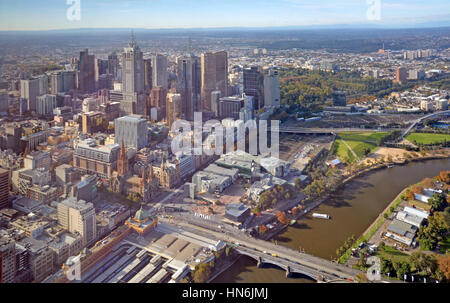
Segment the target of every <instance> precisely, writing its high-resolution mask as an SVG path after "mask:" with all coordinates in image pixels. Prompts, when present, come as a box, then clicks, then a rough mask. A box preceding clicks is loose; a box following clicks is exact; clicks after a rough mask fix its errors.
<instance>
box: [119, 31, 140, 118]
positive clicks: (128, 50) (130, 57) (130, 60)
mask: <svg viewBox="0 0 450 303" xmlns="http://www.w3.org/2000/svg"><path fill="white" fill-rule="evenodd" d="M144 86H145V69H144V58H143V53H142V51H141V49H140V48H139V46H138V45H137V44H136V41H135V40H134V35H133V34H131V41H130V43H129V44H128V47H125V48H124V52H123V53H122V93H123V100H122V102H121V112H122V114H125V115H131V114H144V113H145V107H146V98H145V96H144V95H143V94H144V88H145V87H144Z"/></svg>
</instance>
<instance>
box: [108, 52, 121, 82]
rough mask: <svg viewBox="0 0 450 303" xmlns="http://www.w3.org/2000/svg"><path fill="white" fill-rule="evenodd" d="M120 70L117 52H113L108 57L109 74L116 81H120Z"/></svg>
mask: <svg viewBox="0 0 450 303" xmlns="http://www.w3.org/2000/svg"><path fill="white" fill-rule="evenodd" d="M119 68H120V66H119V58H118V57H117V54H116V52H113V53H112V54H110V55H108V74H111V75H113V78H114V80H118V72H119Z"/></svg>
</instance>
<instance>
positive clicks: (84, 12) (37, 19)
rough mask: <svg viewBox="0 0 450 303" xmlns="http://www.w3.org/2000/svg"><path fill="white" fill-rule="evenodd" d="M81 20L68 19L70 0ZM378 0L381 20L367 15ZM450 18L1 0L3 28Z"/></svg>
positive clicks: (330, 1)
mask: <svg viewBox="0 0 450 303" xmlns="http://www.w3.org/2000/svg"><path fill="white" fill-rule="evenodd" d="M75 1H80V4H81V15H80V16H81V19H80V20H79V21H69V20H68V19H67V10H68V8H69V7H70V6H71V5H69V4H67V3H68V2H70V3H71V2H75ZM373 1H380V2H381V10H380V13H381V14H380V16H381V20H380V21H371V20H368V18H367V11H368V9H369V6H370V5H369V4H368V2H373ZM437 20H439V21H441V20H446V21H448V20H450V1H449V0H427V1H423V0H0V30H41V29H65V28H111V27H113V28H191V27H235V26H250V27H252V26H254V27H261V26H293V25H326V24H360V23H364V24H366V23H380V24H385V25H386V24H387V25H395V24H405V25H413V24H417V23H423V22H430V21H437Z"/></svg>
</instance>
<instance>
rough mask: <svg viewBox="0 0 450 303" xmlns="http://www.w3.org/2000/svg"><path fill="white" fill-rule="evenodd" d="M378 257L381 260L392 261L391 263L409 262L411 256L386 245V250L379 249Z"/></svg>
mask: <svg viewBox="0 0 450 303" xmlns="http://www.w3.org/2000/svg"><path fill="white" fill-rule="evenodd" d="M376 255H377V256H378V257H380V258H383V259H386V260H390V261H391V262H399V261H404V262H408V258H409V255H408V254H405V253H403V252H401V251H399V250H397V249H395V248H394V247H392V246H388V245H385V246H384V249H381V248H380V249H379V250H378V251H377V253H376Z"/></svg>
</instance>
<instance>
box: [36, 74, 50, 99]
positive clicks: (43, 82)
mask: <svg viewBox="0 0 450 303" xmlns="http://www.w3.org/2000/svg"><path fill="white" fill-rule="evenodd" d="M36 78H37V79H38V80H39V96H40V95H44V94H46V93H48V77H47V75H40V76H37V77H36Z"/></svg>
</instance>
